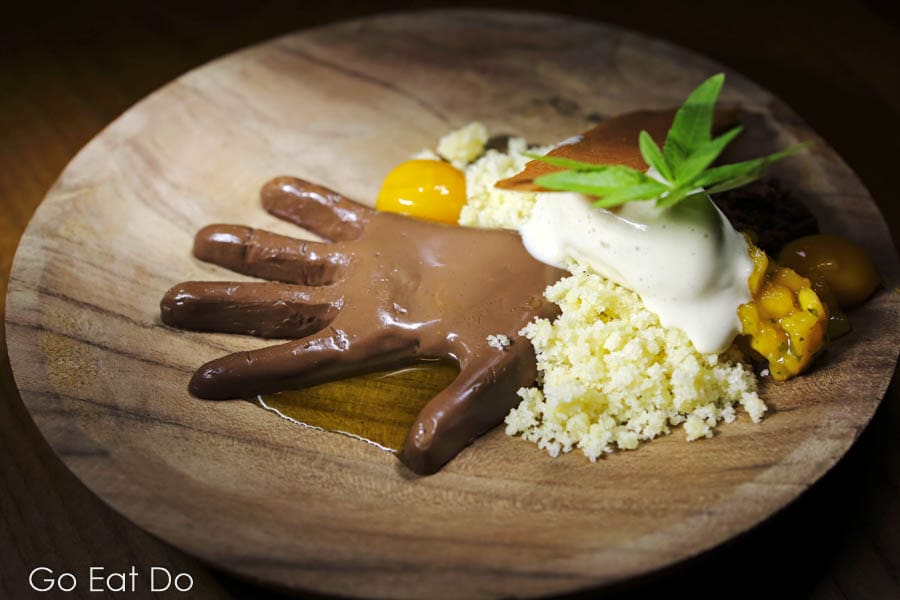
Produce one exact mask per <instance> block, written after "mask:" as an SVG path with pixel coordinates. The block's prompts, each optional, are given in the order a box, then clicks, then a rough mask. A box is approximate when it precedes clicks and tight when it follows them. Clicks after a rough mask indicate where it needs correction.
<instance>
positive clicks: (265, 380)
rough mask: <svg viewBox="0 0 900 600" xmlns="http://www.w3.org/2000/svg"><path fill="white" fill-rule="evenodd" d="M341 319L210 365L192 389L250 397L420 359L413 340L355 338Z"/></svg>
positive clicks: (211, 395)
mask: <svg viewBox="0 0 900 600" xmlns="http://www.w3.org/2000/svg"><path fill="white" fill-rule="evenodd" d="M339 320H340V317H338V319H337V320H336V321H335V323H333V324H332V325H331V326H329V327H328V328H327V329H325V330H322V331H320V332H319V333H317V334H315V335H312V336H309V337H306V338H303V339H300V340H297V341H294V342H288V343H286V344H280V345H278V346H269V347H267V348H260V349H259V350H253V351H251V352H236V353H234V354H229V355H228V356H223V357H222V358H219V359H216V360H213V361H210V362H208V363H206V364H205V365H203V366H202V367H200V368H199V369H198V370H197V372H196V373H194V376H193V377H192V378H191V383H190V386H189V390H190V392H191V393H192V394H194V395H195V396H197V397H199V398H206V399H208V400H228V399H233V398H250V397H253V396H255V395H257V394H267V393H272V392H278V391H282V390H290V389H299V388H302V387H307V386H310V385H316V384H318V383H323V382H326V381H333V380H335V379H341V378H345V377H352V376H354V375H359V374H362V373H368V372H371V371H377V370H379V369H384V368H387V367H389V366H394V365H396V364H398V362H402V361H404V360H405V359H406V358H407V357H408V358H409V359H410V360H412V358H413V356H414V354H415V351H416V347H417V343H416V341H415V340H414V339H412V338H410V337H403V336H401V335H397V334H393V335H392V334H386V333H384V332H381V333H378V334H375V333H366V334H356V333H353V332H350V331H347V330H344V329H342V328H341V327H340V326H339V324H338V321H339Z"/></svg>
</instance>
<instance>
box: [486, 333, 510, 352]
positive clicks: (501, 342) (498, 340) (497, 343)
mask: <svg viewBox="0 0 900 600" xmlns="http://www.w3.org/2000/svg"><path fill="white" fill-rule="evenodd" d="M487 343H488V346H490V347H491V348H496V349H497V350H503V349H504V348H506V347H508V346H509V344H510V341H509V338H508V337H507V336H505V335H503V334H502V333H497V334H494V335H489V336H487Z"/></svg>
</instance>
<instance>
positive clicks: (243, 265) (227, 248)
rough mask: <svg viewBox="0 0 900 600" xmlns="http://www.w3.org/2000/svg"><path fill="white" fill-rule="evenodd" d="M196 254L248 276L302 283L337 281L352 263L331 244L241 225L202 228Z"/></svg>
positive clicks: (195, 249) (198, 234) (195, 239)
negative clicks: (349, 263)
mask: <svg viewBox="0 0 900 600" xmlns="http://www.w3.org/2000/svg"><path fill="white" fill-rule="evenodd" d="M194 256H196V257H197V258H199V259H200V260H203V261H206V262H211V263H214V264H217V265H219V266H222V267H225V268H227V269H231V270H232V271H236V272H238V273H243V274H245V275H252V276H254V277H261V278H263V279H274V280H276V281H284V282H286V283H300V284H303V285H328V284H331V283H334V282H335V281H337V280H338V279H339V278H340V276H341V274H342V272H343V270H344V268H345V267H346V266H347V264H348V262H349V258H347V257H346V256H344V255H343V254H341V253H339V252H337V251H336V249H335V248H334V247H332V246H331V245H329V244H322V243H319V242H309V241H306V240H298V239H294V238H291V237H287V236H283V235H278V234H276V233H271V232H269V231H264V230H262V229H253V228H252V227H242V226H239V225H208V226H206V227H204V228H203V229H201V230H200V231H199V232H197V235H196V236H195V237H194Z"/></svg>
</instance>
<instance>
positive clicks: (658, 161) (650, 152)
mask: <svg viewBox="0 0 900 600" xmlns="http://www.w3.org/2000/svg"><path fill="white" fill-rule="evenodd" d="M638 145H639V146H640V149H641V156H642V157H643V158H644V162H645V163H647V164H648V165H649V166H651V167H653V168H654V169H656V171H657V173H659V174H660V175H662V176H663V177H664V178H665V179H672V168H671V167H670V166H669V161H667V160H666V157H664V156H663V154H662V152H660V150H659V146H657V145H656V142H654V141H653V138H652V137H650V134H649V133H647V132H646V131H642V132H641V134H640V135H639V136H638Z"/></svg>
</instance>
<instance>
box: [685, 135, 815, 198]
mask: <svg viewBox="0 0 900 600" xmlns="http://www.w3.org/2000/svg"><path fill="white" fill-rule="evenodd" d="M808 145H809V144H808V143H803V144H795V145H793V146H791V147H790V148H787V149H785V150H782V151H781V152H776V153H775V154H770V155H768V156H763V157H760V158H754V159H752V160H745V161H743V162H738V163H732V164H730V165H721V166H719V167H713V168H712V169H708V170H706V171H705V172H704V173H702V174H700V175H699V176H698V177H697V178H696V184H697V186H699V187H705V188H709V189H708V191H709V193H711V194H716V193H718V192H724V191H726V190H730V189H733V188H736V187H740V186H742V185H745V184H746V183H749V182H751V181H753V180H754V179H757V178H758V177H759V176H760V175H762V174H763V172H764V171H765V169H766V167H768V166H769V165H771V164H772V163H774V162H776V161H779V160H781V159H782V158H787V157H788V156H791V155H793V154H797V153H798V152H800V151H801V150H804V149H805V148H806V147H807V146H808ZM726 184H727V187H723V186H725V185H726Z"/></svg>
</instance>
